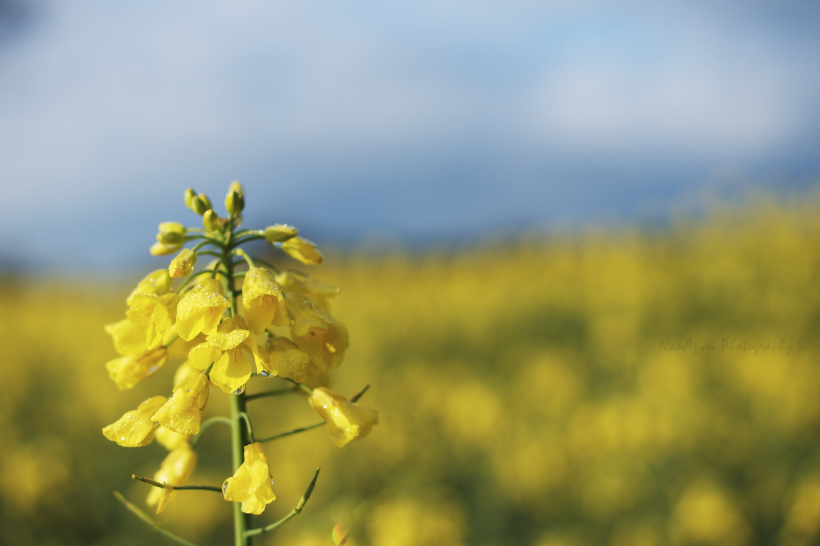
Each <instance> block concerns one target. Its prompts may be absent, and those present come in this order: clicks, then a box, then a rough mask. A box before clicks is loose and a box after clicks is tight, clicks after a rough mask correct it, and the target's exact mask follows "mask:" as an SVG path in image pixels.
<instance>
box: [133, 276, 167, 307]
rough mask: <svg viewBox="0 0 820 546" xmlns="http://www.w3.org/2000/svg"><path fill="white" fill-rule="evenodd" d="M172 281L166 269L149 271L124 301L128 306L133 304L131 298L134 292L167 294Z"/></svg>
mask: <svg viewBox="0 0 820 546" xmlns="http://www.w3.org/2000/svg"><path fill="white" fill-rule="evenodd" d="M172 283H173V279H171V275H169V274H168V270H167V269H157V270H156V271H154V272H152V273H149V274H148V275H147V276H146V277H145V278H144V279H142V280H141V281H140V282H139V284H137V287H136V288H134V290H132V291H131V295H129V296H128V299H126V300H125V302H126V303H127V304H128V307H131V306H132V305H134V303H133V302H132V301H131V298H133V297H134V296H135V295H136V294H156V295H157V296H161V295H163V294H167V293H168V292H169V291H170V290H171V288H172V286H173V285H172Z"/></svg>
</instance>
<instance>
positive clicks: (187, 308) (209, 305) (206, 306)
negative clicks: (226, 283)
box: [176, 278, 231, 341]
mask: <svg viewBox="0 0 820 546" xmlns="http://www.w3.org/2000/svg"><path fill="white" fill-rule="evenodd" d="M230 306H231V303H230V302H229V301H228V300H227V299H226V298H225V295H224V293H223V291H222V283H220V282H219V281H217V280H216V279H211V278H206V279H202V280H200V281H199V282H198V283H197V284H196V286H194V288H193V289H191V291H190V292H188V293H187V294H185V296H184V297H183V298H182V301H180V302H179V305H178V306H177V321H176V325H177V333H179V337H181V338H182V339H184V340H185V341H191V340H192V339H193V338H194V337H196V335H197V334H199V333H200V332H203V333H205V334H210V333H212V332H213V331H214V330H216V327H217V326H218V325H219V320H220V319H221V318H222V314H223V313H224V312H225V309H227V308H228V307H230Z"/></svg>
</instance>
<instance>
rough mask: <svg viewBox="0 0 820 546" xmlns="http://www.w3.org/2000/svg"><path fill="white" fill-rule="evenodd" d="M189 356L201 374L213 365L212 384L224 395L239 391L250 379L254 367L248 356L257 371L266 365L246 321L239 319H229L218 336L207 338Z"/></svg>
mask: <svg viewBox="0 0 820 546" xmlns="http://www.w3.org/2000/svg"><path fill="white" fill-rule="evenodd" d="M207 339H208V341H207V342H205V343H200V344H199V345H197V346H196V347H194V348H193V349H191V352H190V353H189V354H188V363H189V364H190V365H191V366H193V367H194V368H196V369H198V370H205V369H207V368H208V366H210V365H211V363H212V362H215V364H214V367H213V368H212V369H211V373H210V374H209V375H210V378H211V382H212V383H213V384H214V385H216V386H218V387H219V388H221V389H222V390H223V391H225V392H228V393H230V392H234V391H236V390H239V389H240V388H241V387H243V386H244V385H245V383H247V381H248V379H250V377H251V364H250V362H248V359H247V355H246V353H250V354H252V355H253V358H254V361H255V363H256V370H257V372H258V373H260V374H261V373H262V372H263V371H264V370H265V362H264V361H263V360H262V355H261V354H260V353H259V349H258V348H257V346H256V341H254V339H253V336H251V333H250V331H248V330H247V329H246V328H245V321H244V320H243V319H242V317H240V316H235V317H231V318H229V319H226V320H224V321H223V322H222V324H220V325H219V329H218V331H217V332H216V333H214V334H211V335H209V336H208V338H207Z"/></svg>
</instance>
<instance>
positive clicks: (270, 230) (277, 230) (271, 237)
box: [265, 224, 299, 244]
mask: <svg viewBox="0 0 820 546" xmlns="http://www.w3.org/2000/svg"><path fill="white" fill-rule="evenodd" d="M297 233H299V230H298V229H296V228H295V227H293V226H289V225H287V224H274V225H272V226H268V227H266V228H265V240H266V241H267V242H268V243H270V244H274V243H281V242H283V241H287V240H288V239H292V238H294V237H296V234H297Z"/></svg>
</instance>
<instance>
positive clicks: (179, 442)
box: [154, 426, 191, 451]
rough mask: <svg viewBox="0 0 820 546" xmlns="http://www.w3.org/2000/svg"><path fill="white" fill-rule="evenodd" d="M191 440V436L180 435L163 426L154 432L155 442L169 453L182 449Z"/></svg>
mask: <svg viewBox="0 0 820 546" xmlns="http://www.w3.org/2000/svg"><path fill="white" fill-rule="evenodd" d="M190 439H191V435H190V434H180V433H178V432H174V431H173V430H171V429H167V428H165V427H163V426H160V427H157V429H156V430H155V431H154V440H156V441H157V443H158V444H160V445H161V446H162V447H164V448H165V449H167V450H168V451H173V450H174V449H176V448H178V447H182V446H183V445H184V444H187V443H188V440H190Z"/></svg>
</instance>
